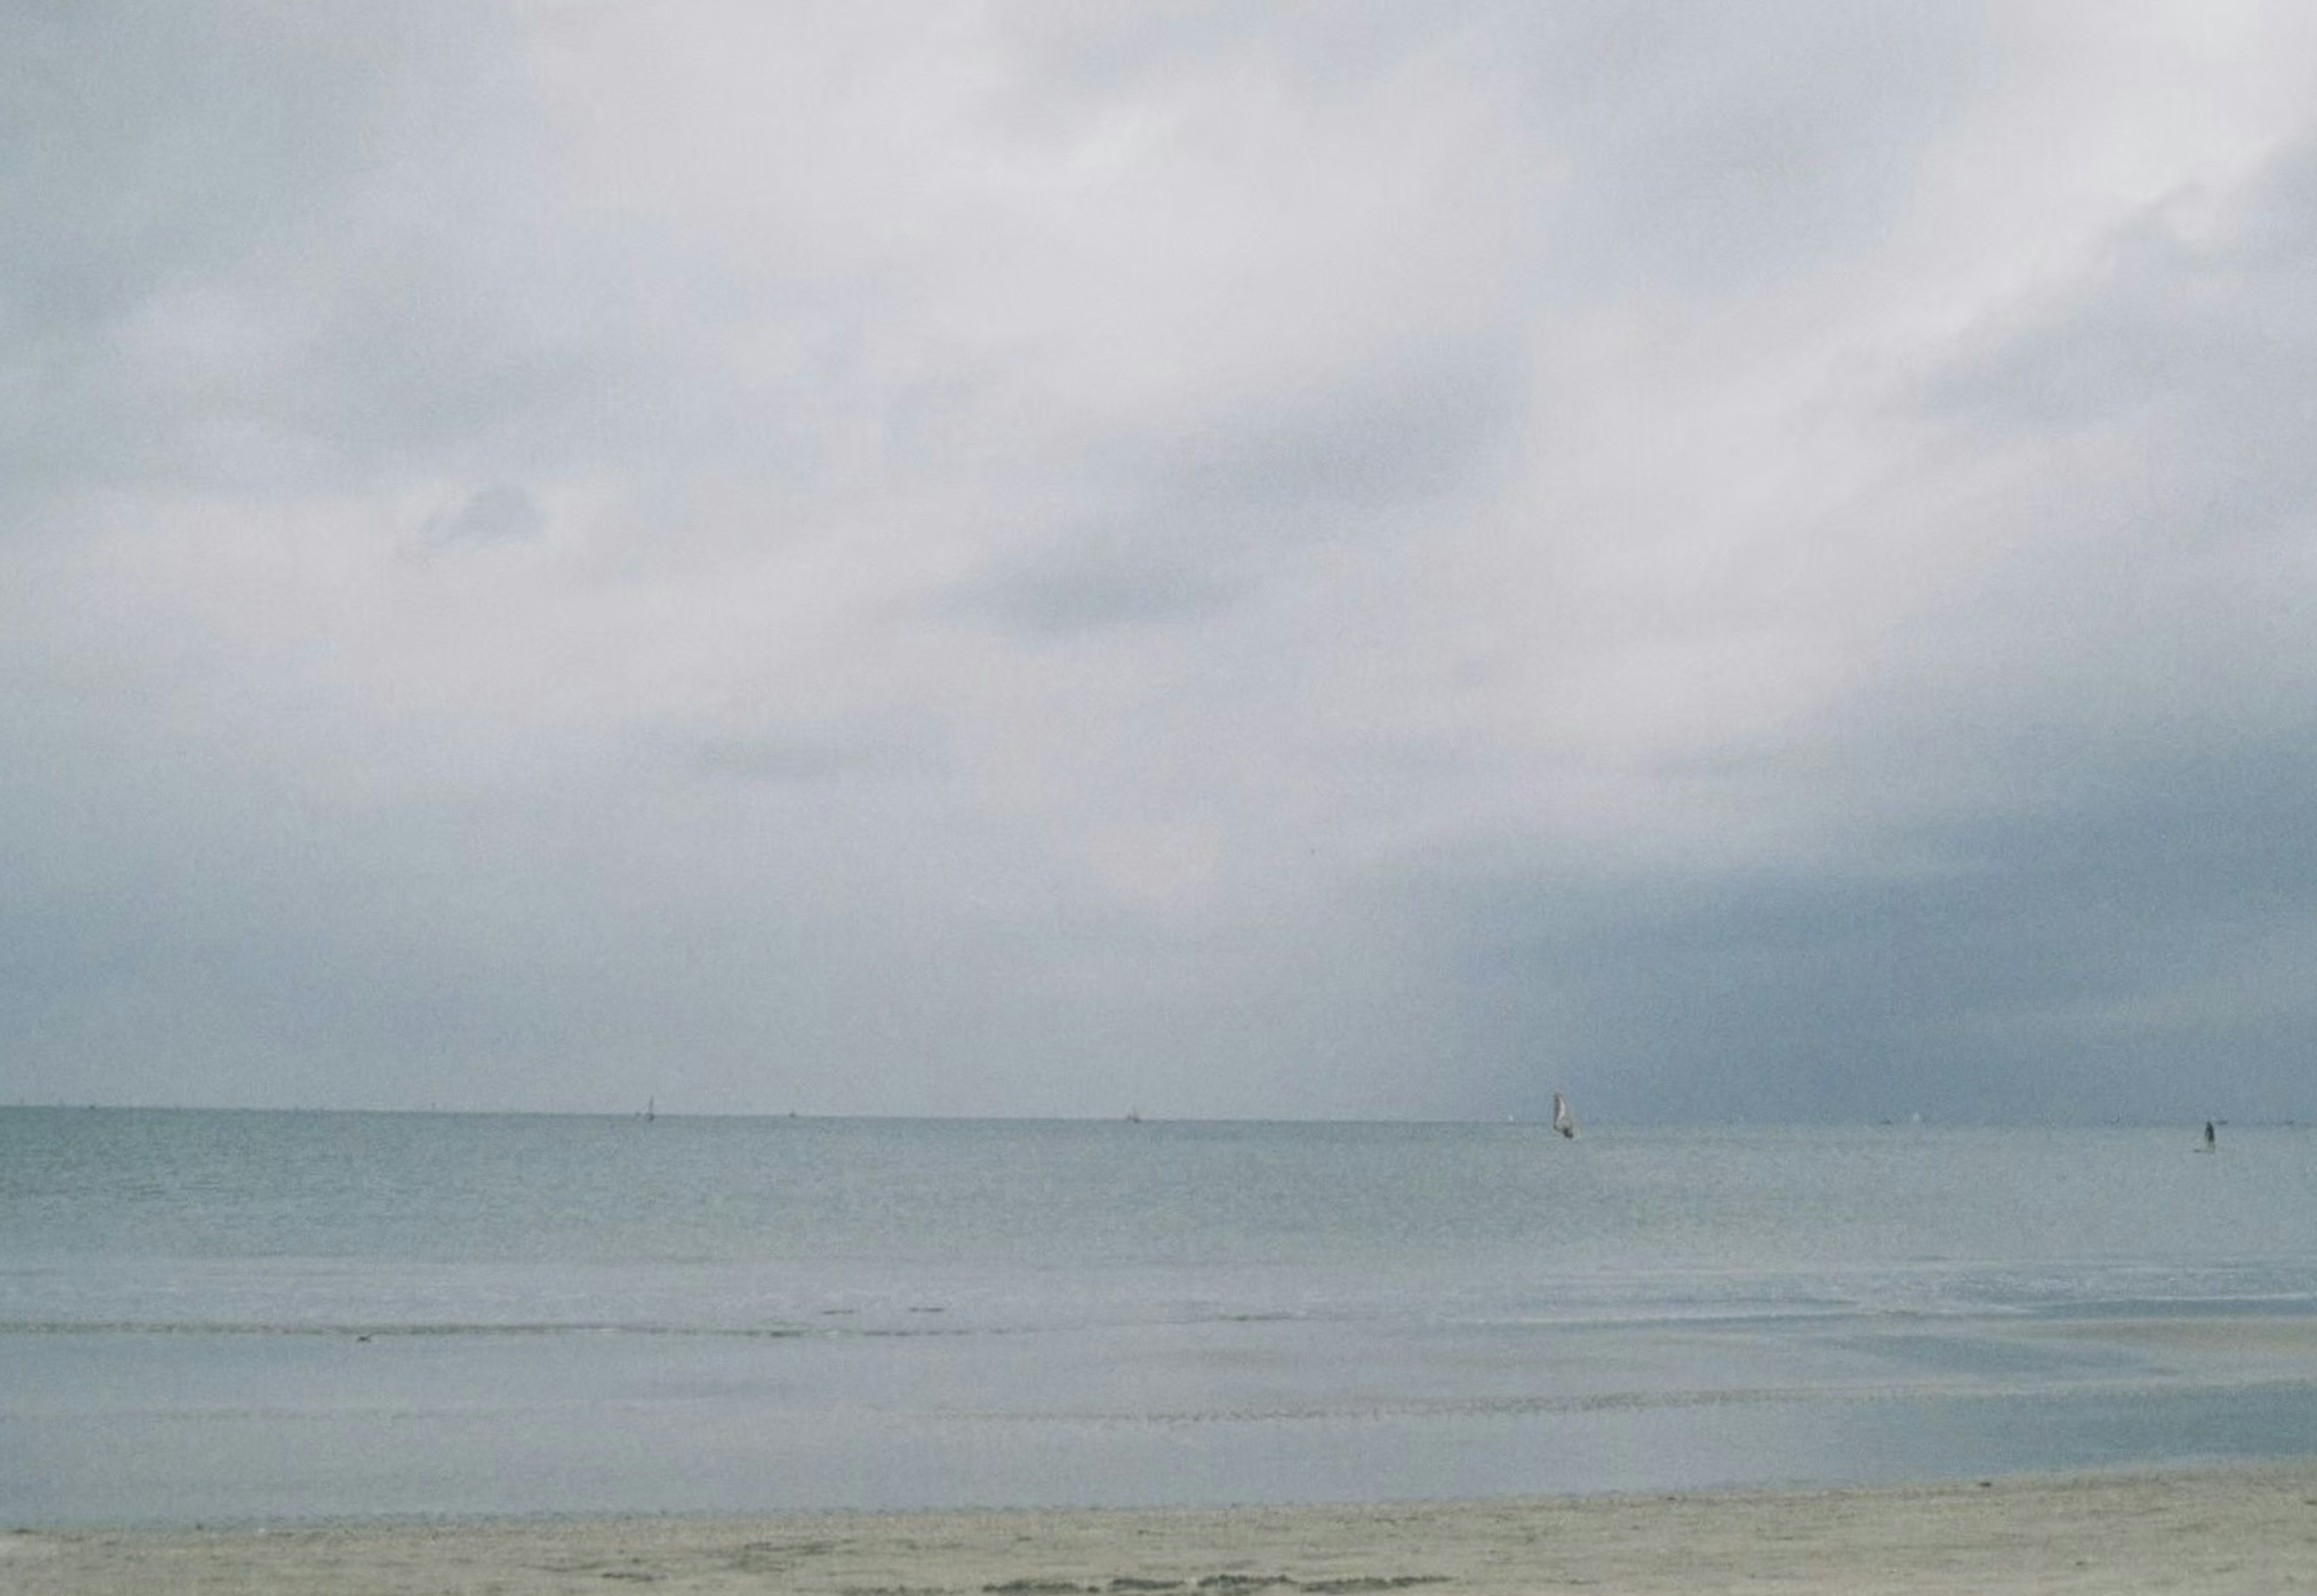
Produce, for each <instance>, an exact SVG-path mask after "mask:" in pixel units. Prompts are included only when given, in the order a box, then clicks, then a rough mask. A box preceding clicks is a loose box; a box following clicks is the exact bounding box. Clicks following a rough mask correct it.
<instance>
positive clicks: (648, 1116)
mask: <svg viewBox="0 0 2317 1596" xmlns="http://www.w3.org/2000/svg"><path fill="white" fill-rule="evenodd" d="M658 1117H659V1099H658V1098H645V1099H644V1123H645V1124H646V1125H649V1124H650V1123H651V1122H652V1121H653V1120H655V1119H658Z"/></svg>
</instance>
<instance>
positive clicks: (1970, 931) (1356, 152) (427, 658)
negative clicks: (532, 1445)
mask: <svg viewBox="0 0 2317 1596" xmlns="http://www.w3.org/2000/svg"><path fill="white" fill-rule="evenodd" d="M2313 34H2317V22H2312V21H2311V20H2310V19H2309V18H2308V17H2307V16H2306V15H2305V14H2304V12H2303V10H2302V9H2301V8H2299V7H2295V6H2287V5H2281V4H2280V5H2274V6H2269V5H2261V4H2246V5H2241V6H2236V7H2230V8H2223V10H2221V11H2218V12H2216V11H2214V9H2213V8H2212V7H2210V6H2203V5H2200V6H2195V7H2191V6H2187V5H2178V6H2168V5H2163V4H2134V5H2131V6H2127V7H2125V8H2123V9H2122V10H2121V11H2119V10H2117V9H2116V8H2114V7H2081V8H2078V7H2071V6H2051V7H2036V8H2032V9H2030V10H2027V11H2024V12H2023V11H2021V10H2019V9H2018V8H1991V9H1985V10H1982V9H1978V8H1971V7H1947V8H1933V9H1930V10H1928V11H1926V10H1925V9H1924V8H1921V7H1913V6H1909V7H1901V6H1897V5H1891V6H1879V5H1868V6H1859V5H1840V6H1838V5H1819V4H1798V5H1786V6H1769V7H1752V8H1747V9H1746V10H1745V11H1744V12H1743V13H1735V12H1730V11H1727V10H1724V9H1722V8H1713V7H1686V6H1669V7H1650V6H1634V5H1631V4H1615V5H1602V6H1599V7H1589V6H1583V5H1579V6H1561V7H1554V8H1551V9H1550V10H1549V11H1548V12H1545V13H1538V12H1537V11H1536V10H1535V8H1533V7H1528V6H1494V5H1487V4H1463V5H1455V6H1435V7H1426V8H1418V9H1414V10H1411V9H1410V8H1407V7H1399V6H1390V7H1385V6H1375V7H1371V6H1364V5H1360V4H1328V5H1300V4H1277V5H1268V6H1259V7H1258V6H1246V5H1228V6H1206V5H1184V6H1172V7H1162V8H1144V9H1126V10H1113V9H1099V10H1089V9H1087V8H1085V7H1080V6H1070V5H1041V4H1003V5H997V6H993V7H984V8H958V9H954V10H948V11H937V12H931V13H929V12H926V11H925V10H924V9H922V8H918V7H902V6H892V7H888V6H881V5H876V4H845V5H830V6H814V5H794V6H783V7H774V8H765V7H760V6H755V5H738V4H736V5H731V6H721V7H720V6H712V5H711V6H702V7H696V8H686V9H684V10H683V11H682V12H680V13H666V12H662V11H657V10H654V11H642V10H634V9H630V8H619V7H598V6H592V5H586V4H545V3H541V4H517V5H510V6H504V7H494V6H472V5H441V6H433V5H397V6H369V5H359V4H357V5H344V6H337V5H329V6H321V7H315V6H297V7H273V6H266V5H255V4H247V5H246V4H219V5H216V6H210V7H201V8H193V9H191V10H183V9H180V10H175V11H163V12H154V11H152V10H151V9H150V8H144V7H128V6H122V7H107V6H103V5H72V6H53V7H49V6H20V7H18V8H16V9H15V10H14V11H13V12H12V13H10V17H9V19H8V20H7V21H6V22H0V748H5V749H7V751H8V757H7V758H5V759H4V760H0V860H4V861H6V862H5V864H4V865H0V872H4V874H0V1097H8V1098H25V1099H31V1100H42V1101H49V1100H82V1099H86V1100H103V1101H173V1102H201V1103H209V1102H219V1103H250V1104H361V1105H385V1106H409V1105H417V1104H425V1103H430V1102H433V1103H440V1104H443V1105H445V1106H453V1105H455V1106H475V1107H580V1108H600V1107H632V1106H634V1105H635V1104H636V1103H639V1102H640V1100H641V1099H642V1098H644V1097H645V1096H646V1095H647V1094H651V1095H654V1096H656V1097H657V1098H658V1100H659V1102H660V1103H661V1105H662V1106H663V1107H693V1108H701V1109H712V1110H735V1111H759V1110H761V1111H780V1110H785V1109H789V1108H798V1109H802V1110H807V1111H827V1112H878V1113H883V1112H893V1113H976V1114H982V1113H1019V1114H1112V1113H1120V1112H1123V1111H1124V1110H1125V1109H1126V1108H1127V1107H1129V1106H1136V1107H1141V1109H1142V1111H1143V1112H1145V1113H1148V1114H1202V1115H1289V1116H1303V1115H1391V1116H1431V1115H1450V1116H1462V1115H1474V1116H1497V1115H1501V1114H1507V1113H1533V1112H1535V1111H1537V1110H1538V1109H1539V1108H1540V1107H1542V1106H1543V1104H1544V1103H1546V1102H1547V1101H1549V1098H1550V1094H1551V1092H1552V1089H1555V1088H1556V1087H1561V1088H1566V1089H1569V1090H1570V1092H1571V1093H1572V1095H1574V1096H1576V1097H1577V1098H1578V1099H1579V1102H1580V1104H1582V1105H1584V1106H1585V1107H1587V1109H1588V1112H1589V1113H1590V1115H1592V1116H1596V1117H1600V1118H1616V1117H1633V1118H1655V1117H1677V1118H1678V1117H1704V1118H1711V1117H1723V1116H1744V1117H1752V1118H1764V1117H1779V1118H1793V1117H1800V1118H1812V1117H1861V1116H1865V1117H1875V1116H1898V1115H1906V1114H1911V1113H1917V1112H1919V1113H1923V1114H1925V1115H1926V1116H1935V1117H1968V1118H1991V1117H2011V1116H2023V1117H2057V1118H2063V1119H2106V1118H2112V1117H2123V1118H2143V1117H2154V1116H2188V1117H2194V1118H2203V1117H2206V1116H2215V1115H2217V1116H2233V1117H2237V1118H2256V1117H2263V1116H2272V1117H2277V1116H2304V1117H2306V1116H2317V1076H2313V1075H2312V1074H2311V1072H2310V1071H2308V1070H2307V1069H2306V1067H2305V1063H2304V1061H2305V1060H2306V1059H2307V1058H2308V1057H2309V1056H2311V1054H2312V1052H2313V1048H2317V999H2313V998H2312V997H2311V995H2310V994H2311V993H2312V992H2313V991H2317V982H2313V980H2312V975H2313V973H2317V866H2313V864H2312V860H2313V859H2317V849H2313V848H2312V847H2310V846H2309V836H2310V824H2311V823H2310V820H2309V814H2310V803H2311V794H2313V793H2317V725H2313V721H2317V650H2312V649H2311V648H2310V646H2309V644H2308V642H2307V641H2306V640H2307V638H2308V637H2309V635H2310V633H2311V631H2312V625H2313V622H2317V616H2313V614H2312V613H2311V600H2310V598H2309V595H2310V594H2312V593H2313V591H2317V467H2313V465H2312V464H2311V460H2312V456H2311V454H2310V452H2309V451H2308V449H2307V448H2306V446H2305V440H2306V439H2307V438H2308V437H2310V436H2311V435H2313V423H2317V375H2313V373H2317V272H2313V271H2312V270H2311V269H2310V263H2311V261H2312V259H2313V246H2317V116H2313V114H2312V113H2311V112H2310V111H2309V110H2308V107H2309V106H2311V105H2313V104H2317V94H2313V93H2312V90H2313V88H2317V84H2313V82H2312V79H2313V78H2317V48H2313V47H2317V37H2313Z"/></svg>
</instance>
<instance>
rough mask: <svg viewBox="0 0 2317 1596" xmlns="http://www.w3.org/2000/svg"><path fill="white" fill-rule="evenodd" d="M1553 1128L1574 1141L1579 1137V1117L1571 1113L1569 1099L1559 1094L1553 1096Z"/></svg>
mask: <svg viewBox="0 0 2317 1596" xmlns="http://www.w3.org/2000/svg"><path fill="white" fill-rule="evenodd" d="M1552 1128H1553V1129H1554V1130H1557V1131H1559V1132H1560V1133H1561V1134H1562V1135H1564V1136H1567V1137H1569V1138H1570V1139H1571V1140H1572V1141H1573V1140H1574V1139H1575V1138H1576V1135H1577V1116H1575V1115H1574V1114H1571V1113H1570V1111H1569V1099H1568V1098H1564V1097H1562V1096H1561V1094H1560V1093H1559V1092H1555V1093H1553V1094H1552Z"/></svg>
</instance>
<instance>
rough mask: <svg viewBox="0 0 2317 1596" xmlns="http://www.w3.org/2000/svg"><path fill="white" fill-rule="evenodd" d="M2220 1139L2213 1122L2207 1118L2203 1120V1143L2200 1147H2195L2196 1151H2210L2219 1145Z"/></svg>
mask: <svg viewBox="0 0 2317 1596" xmlns="http://www.w3.org/2000/svg"><path fill="white" fill-rule="evenodd" d="M2220 1140H2221V1138H2220V1135H2219V1134H2218V1133H2216V1132H2215V1131H2214V1129H2213V1122H2212V1121H2211V1120H2209V1119H2208V1120H2206V1121H2205V1144H2204V1145H2203V1146H2202V1147H2199V1148H2197V1149H2196V1151H2197V1152H2214V1151H2215V1150H2217V1148H2218V1147H2219V1145H2220Z"/></svg>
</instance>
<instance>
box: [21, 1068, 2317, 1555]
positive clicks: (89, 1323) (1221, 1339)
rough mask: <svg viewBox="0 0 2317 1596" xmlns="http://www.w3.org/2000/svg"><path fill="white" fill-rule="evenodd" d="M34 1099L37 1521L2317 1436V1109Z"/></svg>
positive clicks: (1814, 1475) (1690, 1469)
mask: <svg viewBox="0 0 2317 1596" xmlns="http://www.w3.org/2000/svg"><path fill="white" fill-rule="evenodd" d="M2192 1128H2193V1127H2186V1126H2183V1127H2178V1128H2164V1129H2155V1130H2147V1129H2127V1130H2065V1131H2050V1130H2019V1129H1930V1128H1921V1127H1885V1128H1873V1129H1851V1130H1828V1129H1806V1130H1805V1129H1794V1130H1779V1129H1744V1130H1651V1131H1632V1132H1623V1131H1619V1130H1616V1129H1614V1128H1597V1129H1588V1132H1587V1133H1586V1134H1585V1135H1584V1136H1582V1137H1581V1138H1580V1139H1579V1140H1578V1141H1576V1142H1573V1143H1564V1142H1562V1141H1561V1139H1560V1138H1558V1137H1556V1136H1553V1135H1552V1134H1550V1133H1549V1132H1547V1131H1545V1130H1543V1128H1542V1127H1538V1126H1529V1125H1202V1124H1141V1125H1129V1124H1067V1123H1037V1124H1002V1123H971V1122H968V1123H960V1122H908V1121H841V1120H814V1119H756V1120H749V1119H686V1118H661V1119H658V1120H657V1121H653V1122H649V1123H647V1122H645V1121H643V1120H641V1119H639V1118H628V1119H606V1118H582V1117H571V1118H559V1117H547V1116H420V1115H369V1114H234V1113H198V1112H177V1111H168V1112H137V1111H112V1110H67V1109H10V1110H0V1520H7V1521H15V1522H38V1521H62V1520H250V1519H285V1518H299V1517H310V1516H364V1515H373V1514H376V1515H406V1514H469V1513H510V1512H511V1513H538V1512H547V1513H555V1512H582V1511H747V1510H751V1509H773V1508H815V1507H872V1508H893V1507H917V1506H965V1505H996V1504H1024V1503H1048V1502H1070V1503H1113V1504H1129V1503H1146V1502H1248V1501H1296V1500H1328V1499H1332V1500H1360V1499H1379V1498H1405V1497H1424V1496H1445V1495H1485V1494H1511V1493H1559V1492H1586V1491H1603V1490H1624V1489H1656V1488H1678V1487H1689V1486H1699V1485H1708V1484H1773V1483H1795V1482H1836V1481H1858V1480H1875V1479H1887V1478H1900V1477H1923V1476H1934V1475H1966V1474H1981V1473H1991V1472H1999V1471H2016V1470H2025V1469H2044V1468H2055V1467H2079V1466H2105V1465H2111V1464H2124V1463H2136V1462H2148V1461H2165V1460H2179V1459H2185V1458H2190V1457H2241V1456H2283V1455H2299V1454H2305V1453H2317V1133H2313V1132H2311V1131H2308V1130H2303V1129H2293V1128H2267V1129H2255V1128H2244V1129H2239V1128H2235V1127H2230V1128H2227V1129H2224V1131H2223V1136H2222V1142H2221V1146H2220V1150H2219V1151H2218V1152H2217V1153H2215V1154H2213V1155H2211V1156H2205V1155H2202V1154H2199V1153H2196V1152H2194V1151H2193V1143H2194V1138H2193V1136H2192V1134H2191V1132H2192Z"/></svg>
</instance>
